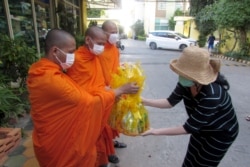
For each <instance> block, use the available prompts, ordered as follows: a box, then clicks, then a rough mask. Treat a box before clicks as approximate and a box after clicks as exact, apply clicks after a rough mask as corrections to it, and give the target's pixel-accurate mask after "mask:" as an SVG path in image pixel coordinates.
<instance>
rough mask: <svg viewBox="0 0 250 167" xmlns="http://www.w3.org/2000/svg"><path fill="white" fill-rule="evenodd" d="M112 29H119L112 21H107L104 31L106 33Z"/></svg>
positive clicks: (103, 25)
mask: <svg viewBox="0 0 250 167" xmlns="http://www.w3.org/2000/svg"><path fill="white" fill-rule="evenodd" d="M111 27H112V28H113V27H115V28H117V26H116V24H115V23H114V22H113V21H111V20H107V21H105V22H104V23H103V24H102V29H103V30H104V31H109V30H110V28H111Z"/></svg>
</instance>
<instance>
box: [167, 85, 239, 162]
mask: <svg viewBox="0 0 250 167" xmlns="http://www.w3.org/2000/svg"><path fill="white" fill-rule="evenodd" d="M181 100H183V101H184V104H185V108H186V110H187V114H188V119H187V121H186V122H185V124H184V125H183V127H184V129H185V130H186V131H187V132H188V133H190V134H191V136H190V141H189V144H188V149H187V153H186V156H185V159H184V161H183V165H182V167H217V166H218V164H219V163H220V161H221V159H222V158H223V157H224V155H225V154H226V152H227V150H228V149H229V147H230V146H231V144H232V143H233V142H234V140H235V139H236V137H237V134H238V129H239V125H238V121H237V118H236V114H235V111H234V108H233V105H232V102H231V97H230V95H229V94H228V92H227V91H226V90H225V89H224V88H223V87H221V86H220V85H219V84H217V83H211V84H209V85H203V86H202V88H201V90H200V92H199V93H198V94H197V95H196V96H195V97H193V96H192V94H191V91H190V88H185V87H183V86H181V85H180V84H179V83H178V84H177V86H176V88H175V90H174V91H173V92H172V94H171V95H170V96H169V98H168V101H169V103H170V104H171V105H172V106H174V105H176V104H177V103H179V102H180V101H181Z"/></svg>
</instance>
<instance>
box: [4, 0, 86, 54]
mask: <svg viewBox="0 0 250 167" xmlns="http://www.w3.org/2000/svg"><path fill="white" fill-rule="evenodd" d="M81 6H82V5H81V2H80V0H0V33H1V34H7V35H9V36H10V37H11V38H18V37H21V38H23V39H24V40H25V41H26V43H27V44H28V45H30V46H34V47H35V48H36V49H37V52H38V53H39V54H40V53H41V52H43V46H44V39H45V35H46V34H47V32H48V31H49V30H50V29H51V28H60V29H64V30H66V31H68V32H70V33H71V34H72V35H77V34H78V33H81V32H82V25H83V24H82V22H81V21H82V15H81Z"/></svg>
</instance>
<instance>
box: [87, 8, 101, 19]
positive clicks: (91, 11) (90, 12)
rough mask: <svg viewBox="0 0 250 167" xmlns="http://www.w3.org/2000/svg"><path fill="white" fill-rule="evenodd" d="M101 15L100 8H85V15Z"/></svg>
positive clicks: (96, 16)
mask: <svg viewBox="0 0 250 167" xmlns="http://www.w3.org/2000/svg"><path fill="white" fill-rule="evenodd" d="M101 15H102V10H101V9H91V8H88V9H87V16H88V17H89V18H100V17H101Z"/></svg>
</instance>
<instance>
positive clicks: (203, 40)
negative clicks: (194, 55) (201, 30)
mask: <svg viewBox="0 0 250 167" xmlns="http://www.w3.org/2000/svg"><path fill="white" fill-rule="evenodd" d="M206 41H207V38H206V36H205V35H203V34H200V35H199V39H198V45H199V46H200V47H204V46H205V44H206Z"/></svg>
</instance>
